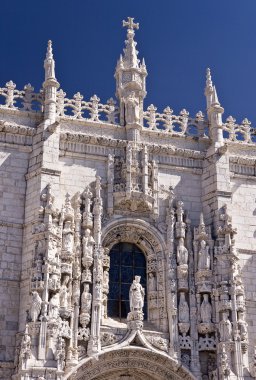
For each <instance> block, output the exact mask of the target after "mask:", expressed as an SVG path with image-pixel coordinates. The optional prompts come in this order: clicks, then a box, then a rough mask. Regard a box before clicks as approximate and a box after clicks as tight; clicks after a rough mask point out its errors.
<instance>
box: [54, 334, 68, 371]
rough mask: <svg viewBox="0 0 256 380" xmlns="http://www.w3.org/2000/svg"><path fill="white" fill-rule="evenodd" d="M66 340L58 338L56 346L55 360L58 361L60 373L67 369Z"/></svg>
mask: <svg viewBox="0 0 256 380" xmlns="http://www.w3.org/2000/svg"><path fill="white" fill-rule="evenodd" d="M65 346H66V344H65V340H64V339H63V338H62V337H61V336H59V337H58V342H57V345H56V353H55V359H56V360H57V369H58V370H59V371H63V370H64V367H65V357H66V352H65Z"/></svg>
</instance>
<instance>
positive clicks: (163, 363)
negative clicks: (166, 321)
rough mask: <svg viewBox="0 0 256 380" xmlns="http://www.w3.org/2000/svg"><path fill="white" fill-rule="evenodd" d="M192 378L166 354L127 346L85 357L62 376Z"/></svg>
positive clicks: (79, 379)
mask: <svg viewBox="0 0 256 380" xmlns="http://www.w3.org/2000/svg"><path fill="white" fill-rule="evenodd" d="M71 379H72V380H103V379H104V380H110V379H111V380H122V379H125V380H137V379H138V380H195V377H194V376H193V375H192V374H191V372H189V370H188V369H186V368H185V367H183V366H182V365H180V364H178V363H177V362H176V361H175V360H173V359H172V358H171V357H169V356H168V355H165V354H160V353H156V352H152V351H150V350H148V349H145V348H142V347H134V346H129V347H127V348H123V349H117V350H113V349H112V350H111V351H108V352H104V353H101V354H99V355H98V357H97V358H86V359H84V360H83V361H82V362H81V363H80V364H79V365H78V367H76V368H74V369H73V370H72V372H71V374H69V375H67V376H66V377H65V378H64V380H71Z"/></svg>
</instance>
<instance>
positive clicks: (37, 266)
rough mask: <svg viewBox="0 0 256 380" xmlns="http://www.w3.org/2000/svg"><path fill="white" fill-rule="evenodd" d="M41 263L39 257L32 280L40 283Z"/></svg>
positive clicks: (41, 277)
mask: <svg viewBox="0 0 256 380" xmlns="http://www.w3.org/2000/svg"><path fill="white" fill-rule="evenodd" d="M42 267H43V261H42V259H41V258H40V257H38V259H37V260H36V267H35V274H34V277H33V280H36V281H42V279H43V273H42Z"/></svg>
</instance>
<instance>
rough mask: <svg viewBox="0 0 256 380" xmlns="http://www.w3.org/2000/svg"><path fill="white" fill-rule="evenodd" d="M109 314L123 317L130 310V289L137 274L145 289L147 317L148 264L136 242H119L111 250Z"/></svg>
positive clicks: (145, 311) (112, 316)
mask: <svg viewBox="0 0 256 380" xmlns="http://www.w3.org/2000/svg"><path fill="white" fill-rule="evenodd" d="M109 255H110V270H109V294H108V316H109V317H111V318H118V319H120V320H121V319H123V318H126V317H127V314H128V313H129V311H130V306H129V289H130V286H131V284H132V281H133V280H134V277H135V276H140V277H141V280H140V283H141V285H142V286H143V288H144V289H145V303H144V308H143V312H144V318H145V319H146V318H147V264H146V258H145V256H144V253H143V252H142V251H141V250H140V248H138V246H137V245H136V244H132V243H117V244H115V245H114V246H113V247H112V248H111V250H110V253H109Z"/></svg>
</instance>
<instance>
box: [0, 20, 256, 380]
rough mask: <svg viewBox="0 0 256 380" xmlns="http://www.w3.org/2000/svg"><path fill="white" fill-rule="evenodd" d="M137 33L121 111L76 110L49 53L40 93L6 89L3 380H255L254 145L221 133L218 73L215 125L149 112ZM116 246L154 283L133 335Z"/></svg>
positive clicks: (135, 300)
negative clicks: (118, 284) (111, 302)
mask: <svg viewBox="0 0 256 380" xmlns="http://www.w3.org/2000/svg"><path fill="white" fill-rule="evenodd" d="M123 26H125V27H127V39H126V41H125V49H124V54H123V55H121V56H120V59H119V61H118V63H117V66H116V71H115V79H116V98H117V101H115V100H113V99H112V98H111V99H109V100H108V101H107V104H102V103H100V99H99V98H98V97H97V96H96V95H94V96H92V97H91V98H90V100H88V101H86V100H84V99H83V96H82V95H81V94H80V93H77V94H75V95H74V97H73V98H72V99H69V98H67V97H66V94H65V92H64V91H63V90H62V89H60V85H59V83H58V82H57V80H56V77H55V62H54V58H53V53H52V44H51V41H49V43H48V48H47V54H46V59H45V61H44V69H45V81H44V83H43V88H42V90H41V91H40V93H38V94H37V93H34V89H33V87H32V86H31V85H30V84H28V85H26V86H25V87H24V89H23V90H21V91H20V90H17V89H16V86H15V84H14V83H13V82H12V81H10V82H8V83H6V86H5V87H4V88H1V89H0V95H1V97H2V98H3V102H2V103H3V104H2V105H1V106H0V164H1V165H0V171H1V175H0V210H1V223H0V246H1V250H0V254H1V256H0V257H1V260H0V280H1V282H0V283H1V286H0V304H1V308H0V310H1V311H0V326H1V329H0V378H1V379H5V380H7V379H13V380H18V379H22V380H36V379H41V380H48V379H49V380H50V379H51V380H74V379H78V380H82V379H84V380H85V379H86V380H89V379H95V380H96V379H97V380H100V379H114V380H117V379H123V380H128V379H129V380H133V379H159V380H161V379H182V378H183V379H191V380H192V379H202V380H206V379H209V380H213V379H240V380H242V379H252V378H255V377H256V356H255V352H254V351H255V348H254V347H255V340H256V301H255V297H256V285H255V280H254V274H255V271H256V250H255V239H256V229H255V226H256V223H255V199H256V182H255V179H256V171H255V167H256V145H255V137H254V134H255V132H254V130H252V129H251V127H250V122H249V121H248V120H247V119H245V120H243V122H242V123H241V124H237V123H236V120H235V119H234V118H232V117H229V118H228V119H227V120H226V122H224V121H223V120H222V114H223V112H224V109H223V108H222V106H221V105H220V102H219V100H218V97H217V92H216V88H215V86H214V85H213V83H212V79H211V73H210V70H209V69H208V70H207V77H206V88H205V96H206V101H207V116H204V115H203V113H202V112H201V111H199V112H198V113H197V114H196V116H195V117H191V116H190V115H189V113H188V112H187V111H186V110H185V109H183V110H182V111H181V112H180V113H179V115H174V114H173V111H172V109H171V108H170V107H167V108H165V109H164V111H163V112H162V113H161V112H157V109H156V107H155V106H154V105H150V106H149V107H148V108H147V109H146V110H145V109H144V105H143V102H144V99H145V97H146V94H147V93H146V77H147V69H146V65H145V62H144V60H142V62H140V61H139V59H138V52H137V50H136V42H135V40H134V36H135V29H138V24H136V23H134V22H133V19H131V18H128V21H124V22H123ZM118 243H131V244H135V245H136V246H137V247H138V248H139V249H140V250H141V252H143V254H144V256H145V259H146V273H147V281H146V287H145V288H143V286H142V285H141V284H140V279H139V277H136V279H135V280H134V282H133V285H132V284H130V285H132V286H131V288H130V311H129V313H127V315H126V318H125V319H124V320H121V321H119V320H118V319H115V318H109V316H108V297H109V292H110V286H111V285H110V283H109V276H110V275H109V273H110V270H111V268H110V253H111V250H112V248H113V247H115V245H116V244H118ZM133 292H135V293H133ZM136 292H137V293H136ZM144 301H145V305H146V306H145V307H146V308H147V310H146V311H147V313H145V307H144V309H143V303H144ZM144 314H147V317H145V315H144Z"/></svg>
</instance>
